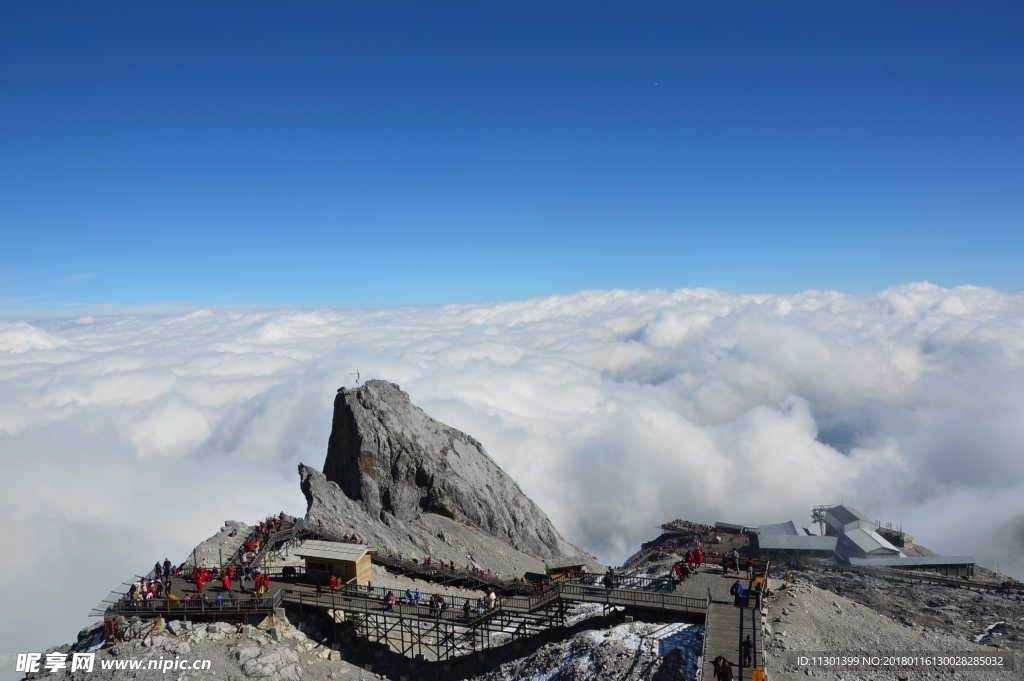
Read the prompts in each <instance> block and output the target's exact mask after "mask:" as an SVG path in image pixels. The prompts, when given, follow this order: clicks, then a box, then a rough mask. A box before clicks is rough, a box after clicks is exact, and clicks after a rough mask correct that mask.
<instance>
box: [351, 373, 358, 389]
mask: <svg viewBox="0 0 1024 681" xmlns="http://www.w3.org/2000/svg"><path fill="white" fill-rule="evenodd" d="M349 376H355V377H356V387H357V388H358V387H359V369H356V372H355V373H354V374H349Z"/></svg>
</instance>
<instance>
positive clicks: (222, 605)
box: [107, 591, 282, 615]
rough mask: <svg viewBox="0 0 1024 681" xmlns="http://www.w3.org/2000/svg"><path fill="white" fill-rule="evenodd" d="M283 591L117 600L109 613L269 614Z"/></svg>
mask: <svg viewBox="0 0 1024 681" xmlns="http://www.w3.org/2000/svg"><path fill="white" fill-rule="evenodd" d="M281 599H282V596H281V592H280V591H278V592H277V593H276V594H274V595H273V596H268V597H252V598H221V599H215V598H211V599H205V598H189V599H187V600H186V599H184V598H152V599H149V600H143V601H138V602H135V601H118V602H117V603H112V604H110V605H109V606H108V607H107V612H116V613H119V614H123V615H129V614H132V615H156V614H161V615H163V614H168V615H191V614H198V615H207V614H232V613H239V614H244V613H270V612H273V611H274V608H276V607H278V606H279V605H280V604H281Z"/></svg>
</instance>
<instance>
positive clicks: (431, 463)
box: [323, 380, 579, 559]
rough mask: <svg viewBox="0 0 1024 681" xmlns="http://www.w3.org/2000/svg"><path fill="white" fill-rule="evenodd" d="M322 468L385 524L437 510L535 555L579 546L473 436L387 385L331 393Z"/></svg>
mask: <svg viewBox="0 0 1024 681" xmlns="http://www.w3.org/2000/svg"><path fill="white" fill-rule="evenodd" d="M323 472H324V475H325V476H326V479H327V480H328V481H330V482H334V483H335V484H337V486H338V488H339V489H340V490H341V491H342V492H343V493H344V494H345V495H346V496H347V497H348V498H349V499H351V500H352V501H354V502H356V503H357V504H358V505H360V506H361V507H362V508H363V509H364V510H365V511H366V513H367V514H368V515H370V516H371V517H373V518H378V519H379V520H380V521H382V522H383V523H385V524H387V525H392V524H394V522H395V521H398V522H409V521H413V520H415V519H417V518H420V517H423V516H425V515H434V516H442V517H445V518H449V519H451V520H453V521H456V522H457V523H461V524H465V525H468V526H470V527H473V528H476V529H477V530H480V531H481V532H483V533H485V534H487V535H490V536H492V537H495V538H497V539H500V540H502V541H503V542H506V543H508V544H509V545H511V546H512V547H514V548H515V549H517V550H519V551H522V552H523V553H526V554H528V555H532V556H535V557H537V558H541V559H543V558H551V557H555V556H562V555H574V554H576V553H577V552H578V551H579V550H578V549H577V548H576V547H574V546H572V545H571V544H569V543H568V542H566V541H565V539H563V538H562V536H561V535H560V534H559V533H558V531H557V530H556V529H555V528H554V526H553V525H552V524H551V521H550V520H548V518H547V516H546V515H545V514H544V512H543V511H541V510H540V508H539V507H538V506H537V505H536V504H535V503H533V501H531V500H530V499H529V498H528V497H527V496H526V495H525V494H524V493H523V491H522V490H521V489H520V488H519V485H517V484H516V482H515V481H514V480H512V478H510V477H509V476H508V475H507V474H506V473H505V472H504V471H503V470H501V468H500V467H499V466H498V465H497V464H496V463H495V462H494V460H493V459H491V457H490V456H488V454H487V452H486V451H484V448H483V446H482V445H481V444H480V443H479V442H477V441H476V440H475V439H474V438H472V437H470V436H469V435H467V434H465V433H463V432H461V431H459V430H456V429H455V428H452V427H450V426H447V425H445V424H443V423H441V422H440V421H437V420H435V419H433V418H431V417H430V416H428V415H427V414H426V413H424V412H423V410H422V409H420V408H419V407H417V406H416V405H414V404H413V403H412V401H411V400H410V399H409V395H408V394H407V393H405V392H404V391H403V390H402V389H401V388H399V387H398V386H397V385H395V384H394V383H388V382H387V381H379V380H375V381H367V382H366V384H364V385H363V386H361V387H359V388H356V389H347V388H342V389H340V390H339V391H338V394H337V396H336V397H335V400H334V421H333V426H332V430H331V437H330V441H329V443H328V447H327V460H326V461H325V463H324V469H323Z"/></svg>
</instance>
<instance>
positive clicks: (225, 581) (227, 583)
mask: <svg viewBox="0 0 1024 681" xmlns="http://www.w3.org/2000/svg"><path fill="white" fill-rule="evenodd" d="M220 583H221V586H223V587H224V590H225V591H231V576H230V575H229V574H228V573H226V572H225V573H224V576H223V577H221V578H220Z"/></svg>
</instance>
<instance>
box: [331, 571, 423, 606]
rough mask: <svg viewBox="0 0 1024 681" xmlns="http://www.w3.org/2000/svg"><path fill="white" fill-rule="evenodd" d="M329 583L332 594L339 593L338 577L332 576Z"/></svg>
mask: <svg viewBox="0 0 1024 681" xmlns="http://www.w3.org/2000/svg"><path fill="white" fill-rule="evenodd" d="M327 581H328V582H329V583H330V585H331V593H336V592H337V591H338V575H331V578H330V579H329V580H327ZM405 593H409V590H408V589H406V591H405ZM409 600H410V601H411V600H412V597H411V596H410V598H409Z"/></svg>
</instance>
